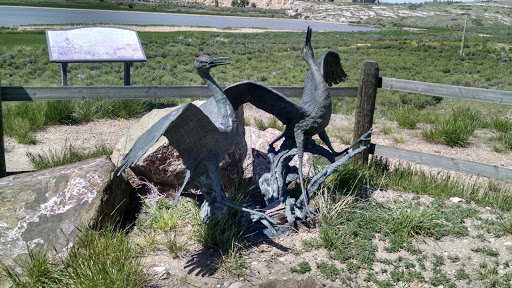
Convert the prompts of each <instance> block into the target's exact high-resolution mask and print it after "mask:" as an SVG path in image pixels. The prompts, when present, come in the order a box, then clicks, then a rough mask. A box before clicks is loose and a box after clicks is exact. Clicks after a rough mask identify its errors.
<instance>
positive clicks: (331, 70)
mask: <svg viewBox="0 0 512 288" xmlns="http://www.w3.org/2000/svg"><path fill="white" fill-rule="evenodd" d="M311 34H312V29H311V28H310V27H308V30H307V33H306V41H305V44H304V46H303V47H302V50H301V54H302V58H303V59H304V61H306V63H307V65H308V67H309V71H308V73H307V75H306V78H305V80H304V92H303V95H302V101H301V104H300V105H299V104H296V103H295V102H293V101H291V100H290V99H288V98H287V97H286V96H284V95H282V94H281V93H279V92H277V91H275V90H274V89H272V88H269V87H267V86H265V85H262V84H258V83H256V82H253V81H244V82H240V83H237V84H234V85H232V86H229V87H227V88H226V89H224V93H225V95H226V96H227V97H228V99H229V100H230V101H231V104H232V105H233V107H234V109H237V108H238V106H240V105H242V104H244V103H251V104H253V105H254V106H256V107H257V108H259V109H262V110H264V111H266V112H268V113H270V114H272V115H274V116H275V117H277V118H278V119H279V120H280V121H281V122H283V124H285V125H286V127H285V129H284V131H283V133H282V134H281V135H279V136H278V137H277V138H276V139H274V140H273V141H272V143H271V144H270V147H269V151H271V150H273V149H274V148H273V145H274V144H275V143H276V142H277V141H279V140H280V139H282V138H284V142H283V144H282V145H281V149H282V148H283V146H286V147H288V149H289V150H291V149H292V148H293V147H295V148H297V155H298V160H299V167H298V176H299V180H300V185H301V190H302V194H303V195H307V194H306V193H305V188H304V181H303V172H302V162H303V156H304V152H305V151H309V152H312V153H315V154H319V155H321V156H324V157H326V158H327V159H328V160H329V161H330V162H334V160H335V157H337V156H339V155H341V154H344V153H347V151H348V150H347V149H345V150H344V151H341V152H336V151H335V150H334V148H333V147H332V145H331V141H330V140H329V136H328V135H327V132H326V131H325V128H326V127H327V125H328V124H329V121H330V119H331V113H332V101H331V97H330V95H329V88H328V87H329V86H332V84H338V83H340V82H341V81H344V80H345V78H346V77H347V74H345V71H344V70H343V68H342V67H341V63H340V57H339V55H338V53H336V52H334V51H327V52H325V53H324V54H323V55H322V56H321V57H320V58H319V59H318V61H315V58H314V53H313V48H312V46H311ZM314 135H318V136H319V137H320V139H321V140H322V141H323V142H324V143H325V145H326V146H327V148H328V149H329V150H327V149H325V148H323V147H321V146H319V145H317V144H315V142H314V141H313V140H312V137H313V136H314ZM285 178H286V177H285ZM260 186H261V185H260ZM303 199H304V201H305V202H307V201H308V199H307V197H303ZM305 204H306V205H305V206H306V207H307V203H305Z"/></svg>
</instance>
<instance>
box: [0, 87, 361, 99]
mask: <svg viewBox="0 0 512 288" xmlns="http://www.w3.org/2000/svg"><path fill="white" fill-rule="evenodd" d="M223 88H224V87H223ZM272 88H273V89H275V90H277V91H278V92H280V93H282V94H283V95H286V96H288V97H290V98H300V97H302V91H303V87H282V86H279V87H272ZM329 89H330V90H329V91H330V93H331V96H332V97H333V98H337V97H357V89H358V88H357V87H332V88H329ZM210 96H211V91H210V90H209V88H208V87H206V86H78V87H77V86H74V87H2V89H1V97H2V98H1V99H2V101H48V100H113V99H164V98H207V97H210Z"/></svg>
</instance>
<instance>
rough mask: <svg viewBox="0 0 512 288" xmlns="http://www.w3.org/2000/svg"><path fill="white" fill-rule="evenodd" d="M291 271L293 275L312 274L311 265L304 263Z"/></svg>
mask: <svg viewBox="0 0 512 288" xmlns="http://www.w3.org/2000/svg"><path fill="white" fill-rule="evenodd" d="M290 271H291V272H292V273H298V274H306V273H308V272H311V266H310V265H309V263H308V262H306V261H302V262H300V263H299V264H297V266H294V267H292V268H290Z"/></svg>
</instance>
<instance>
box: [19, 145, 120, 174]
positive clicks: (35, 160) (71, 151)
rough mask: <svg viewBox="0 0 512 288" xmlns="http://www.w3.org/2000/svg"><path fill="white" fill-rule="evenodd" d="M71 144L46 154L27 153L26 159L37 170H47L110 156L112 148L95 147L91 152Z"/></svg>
mask: <svg viewBox="0 0 512 288" xmlns="http://www.w3.org/2000/svg"><path fill="white" fill-rule="evenodd" d="M83 150H84V149H83V148H79V147H77V146H75V145H73V144H71V143H70V144H67V145H64V147H63V148H62V149H61V150H52V149H50V150H49V151H48V153H31V152H27V157H28V158H29V160H30V162H31V163H32V165H33V166H34V168H35V169H37V170H43V169H48V168H52V167H57V166H61V165H65V164H70V163H75V162H79V161H82V160H85V159H90V158H95V157H99V156H102V155H110V154H112V148H109V147H107V146H105V145H99V146H96V147H95V148H94V149H93V150H90V151H83Z"/></svg>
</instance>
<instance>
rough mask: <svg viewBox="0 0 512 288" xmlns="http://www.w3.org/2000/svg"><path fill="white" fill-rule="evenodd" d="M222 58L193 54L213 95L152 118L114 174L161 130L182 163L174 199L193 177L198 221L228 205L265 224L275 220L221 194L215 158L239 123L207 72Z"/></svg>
mask: <svg viewBox="0 0 512 288" xmlns="http://www.w3.org/2000/svg"><path fill="white" fill-rule="evenodd" d="M226 59H228V58H227V57H216V58H213V57H210V56H208V55H201V56H199V57H198V58H197V59H196V60H195V62H194V67H195V69H196V71H197V73H198V74H199V76H200V77H201V78H202V79H203V80H204V81H205V82H206V85H207V86H208V87H209V88H210V90H211V92H212V94H213V97H210V98H209V99H208V100H207V101H206V102H204V103H203V104H202V105H200V106H199V107H197V106H195V105H193V104H191V103H188V104H185V105H182V106H180V107H179V108H177V109H175V110H173V111H171V112H170V113H169V114H167V115H165V116H164V117H162V118H161V119H160V120H159V121H157V122H156V123H155V124H154V125H153V126H151V128H149V130H147V131H146V132H144V133H143V134H142V135H141V136H140V137H139V138H138V139H137V141H136V142H135V143H134V145H133V146H132V148H131V149H130V151H129V152H128V154H126V156H125V157H124V159H123V161H122V162H121V164H120V166H119V167H118V168H117V175H119V174H120V173H121V172H123V171H124V170H125V169H126V168H129V167H131V166H132V165H134V164H135V163H137V161H138V160H139V159H140V158H141V157H142V156H143V155H144V153H145V152H146V151H147V150H148V149H149V148H150V147H151V146H152V145H153V144H154V143H155V142H156V141H157V140H158V138H160V137H161V136H162V135H163V136H165V137H166V138H167V139H168V140H169V145H171V146H172V147H174V148H175V149H176V150H177V151H178V153H179V154H180V157H181V159H182V161H183V164H184V165H185V167H186V169H187V173H186V177H185V181H184V183H183V185H182V186H181V188H180V190H179V191H178V193H177V196H176V198H175V201H174V203H175V204H176V203H177V201H178V199H179V195H180V194H181V192H182V191H183V189H184V187H185V185H186V183H187V181H188V180H189V179H193V180H194V181H195V183H196V184H197V185H198V186H199V188H200V190H201V193H202V195H203V196H204V201H203V203H202V205H201V210H200V216H201V219H202V220H203V221H205V222H208V221H215V219H218V217H219V216H221V215H222V214H224V213H225V212H226V210H227V207H233V208H236V209H239V210H242V211H245V212H248V213H250V214H251V218H252V219H253V221H256V220H260V221H261V222H262V223H263V224H265V225H267V226H270V224H269V222H270V223H272V224H276V223H277V221H276V220H275V219H273V218H270V217H268V216H267V215H265V214H263V213H260V212H257V211H254V210H251V209H248V208H245V207H242V206H240V205H237V204H235V203H233V202H232V201H231V200H230V199H229V198H228V197H227V196H226V194H225V191H224V186H223V184H222V182H221V178H220V170H219V162H220V161H221V160H222V159H223V158H224V156H225V155H226V153H227V152H229V150H230V149H231V148H232V146H233V143H234V140H235V139H236V131H237V125H238V123H237V119H236V115H235V110H234V109H233V106H232V105H231V103H230V102H229V100H228V99H227V98H226V96H225V95H224V93H223V92H222V89H221V88H220V87H219V85H218V84H217V83H216V82H215V80H214V79H213V77H212V76H211V75H210V69H211V68H213V67H216V66H219V65H226V64H229V63H228V62H224V60H226Z"/></svg>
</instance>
